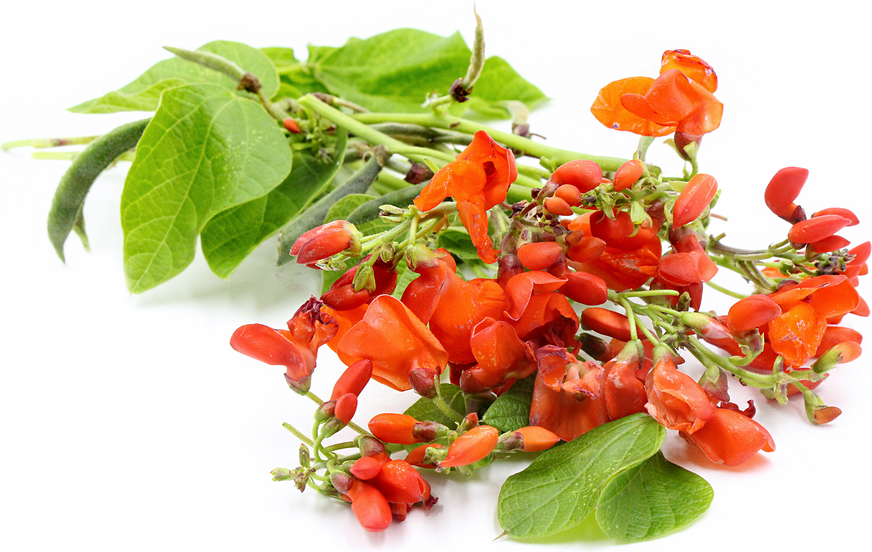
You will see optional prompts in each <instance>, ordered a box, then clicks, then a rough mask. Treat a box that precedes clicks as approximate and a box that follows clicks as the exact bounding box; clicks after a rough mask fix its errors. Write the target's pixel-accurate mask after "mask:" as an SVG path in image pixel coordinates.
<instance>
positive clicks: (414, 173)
mask: <svg viewBox="0 0 872 552" xmlns="http://www.w3.org/2000/svg"><path fill="white" fill-rule="evenodd" d="M431 178H433V171H431V170H430V168H429V167H428V166H427V165H424V164H423V163H412V168H411V169H409V172H407V173H406V177H405V178H404V179H403V180H405V181H406V182H408V183H409V184H420V183H421V182H425V181H427V180H430V179H431Z"/></svg>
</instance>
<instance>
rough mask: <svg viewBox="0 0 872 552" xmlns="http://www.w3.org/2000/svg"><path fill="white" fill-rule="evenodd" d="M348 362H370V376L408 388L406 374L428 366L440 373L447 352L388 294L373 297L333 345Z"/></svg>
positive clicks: (381, 381) (394, 385) (428, 331)
mask: <svg viewBox="0 0 872 552" xmlns="http://www.w3.org/2000/svg"><path fill="white" fill-rule="evenodd" d="M336 351H337V353H338V355H339V358H340V359H341V360H342V361H343V362H344V363H345V364H347V365H350V364H352V363H354V362H356V361H358V360H360V359H364V358H368V359H369V360H371V361H372V365H373V371H372V378H373V379H374V380H376V381H378V382H380V383H384V384H385V385H387V386H389V387H392V388H394V389H397V390H400V391H404V390H406V389H411V385H410V383H409V373H410V372H411V371H412V370H414V369H415V368H427V369H430V370H433V371H434V372H436V373H441V372H442V369H443V368H444V367H445V365H446V363H447V361H448V353H446V352H445V349H444V348H443V347H442V344H441V343H439V341H438V340H437V339H436V338H435V337H434V336H433V334H432V332H430V330H428V329H427V328H426V327H425V326H424V325H423V324H422V323H421V321H420V320H418V318H417V317H416V316H415V315H414V313H412V311H410V310H409V309H408V308H407V307H406V306H405V305H403V304H402V303H401V302H400V301H399V299H395V298H394V297H391V296H390V295H380V296H378V297H376V298H375V299H374V300H373V301H372V303H370V305H369V307H368V308H367V309H366V313H365V314H364V315H363V318H362V319H361V320H360V322H358V323H357V324H355V325H354V326H352V327H351V328H349V329H348V331H347V332H346V333H345V335H343V336H342V339H341V340H340V341H339V343H338V344H337V346H336Z"/></svg>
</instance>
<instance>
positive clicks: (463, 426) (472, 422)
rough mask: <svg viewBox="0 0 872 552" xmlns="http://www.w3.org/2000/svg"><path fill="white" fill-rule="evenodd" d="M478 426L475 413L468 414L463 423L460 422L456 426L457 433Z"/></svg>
mask: <svg viewBox="0 0 872 552" xmlns="http://www.w3.org/2000/svg"><path fill="white" fill-rule="evenodd" d="M477 425H478V414H477V413H475V412H470V413H469V414H467V415H466V417H465V418H463V421H462V422H460V425H458V426H457V431H458V433H464V432H467V431H469V430H470V429H472V428H474V427H475V426H477Z"/></svg>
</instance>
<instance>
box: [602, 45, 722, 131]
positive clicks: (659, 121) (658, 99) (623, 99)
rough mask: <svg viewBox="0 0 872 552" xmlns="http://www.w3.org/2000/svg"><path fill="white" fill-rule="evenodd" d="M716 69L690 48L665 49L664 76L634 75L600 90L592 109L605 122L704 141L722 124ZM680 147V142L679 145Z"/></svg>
mask: <svg viewBox="0 0 872 552" xmlns="http://www.w3.org/2000/svg"><path fill="white" fill-rule="evenodd" d="M715 90H717V77H716V76H715V73H714V70H712V68H711V66H710V65H709V64H707V63H706V62H705V61H703V60H702V59H700V58H698V57H697V56H693V55H691V54H690V52H689V51H687V50H670V51H667V52H664V54H663V58H662V60H661V68H660V76H659V77H658V78H657V79H652V78H648V77H631V78H627V79H622V80H618V81H614V82H612V83H610V84H608V85H607V86H606V87H604V88H603V89H602V90H600V92H599V95H598V96H597V99H596V101H595V102H594V103H593V106H591V112H592V113H593V114H594V116H595V117H596V118H597V120H598V121H599V122H600V123H602V124H603V125H605V126H607V127H609V128H614V129H617V130H624V131H628V132H632V133H634V134H640V135H642V136H665V135H667V134H671V133H673V132H676V133H678V134H677V135H676V142H678V141H679V135H681V136H688V137H691V140H692V141H698V139H699V138H701V136H702V135H703V134H706V133H708V132H712V131H713V130H715V129H717V128H718V126H720V123H721V115H722V113H723V107H724V106H723V104H722V103H721V102H719V101H718V100H717V99H716V98H715V97H714V95H713V92H715ZM679 147H680V146H679Z"/></svg>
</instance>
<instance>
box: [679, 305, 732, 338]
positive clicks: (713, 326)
mask: <svg viewBox="0 0 872 552" xmlns="http://www.w3.org/2000/svg"><path fill="white" fill-rule="evenodd" d="M679 320H681V323H682V324H684V325H685V326H687V327H688V328H691V329H692V330H693V331H695V332H696V333H698V334H699V335H701V336H702V337H703V338H705V339H727V338H730V337H732V336H731V334H730V331H729V330H728V329H727V328H726V327H725V326H724V325H723V324H721V323H720V322H718V321H717V320H715V319H714V318H711V317H709V316H706V315H704V314H702V313H699V312H682V313H681V315H680V316H679Z"/></svg>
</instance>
